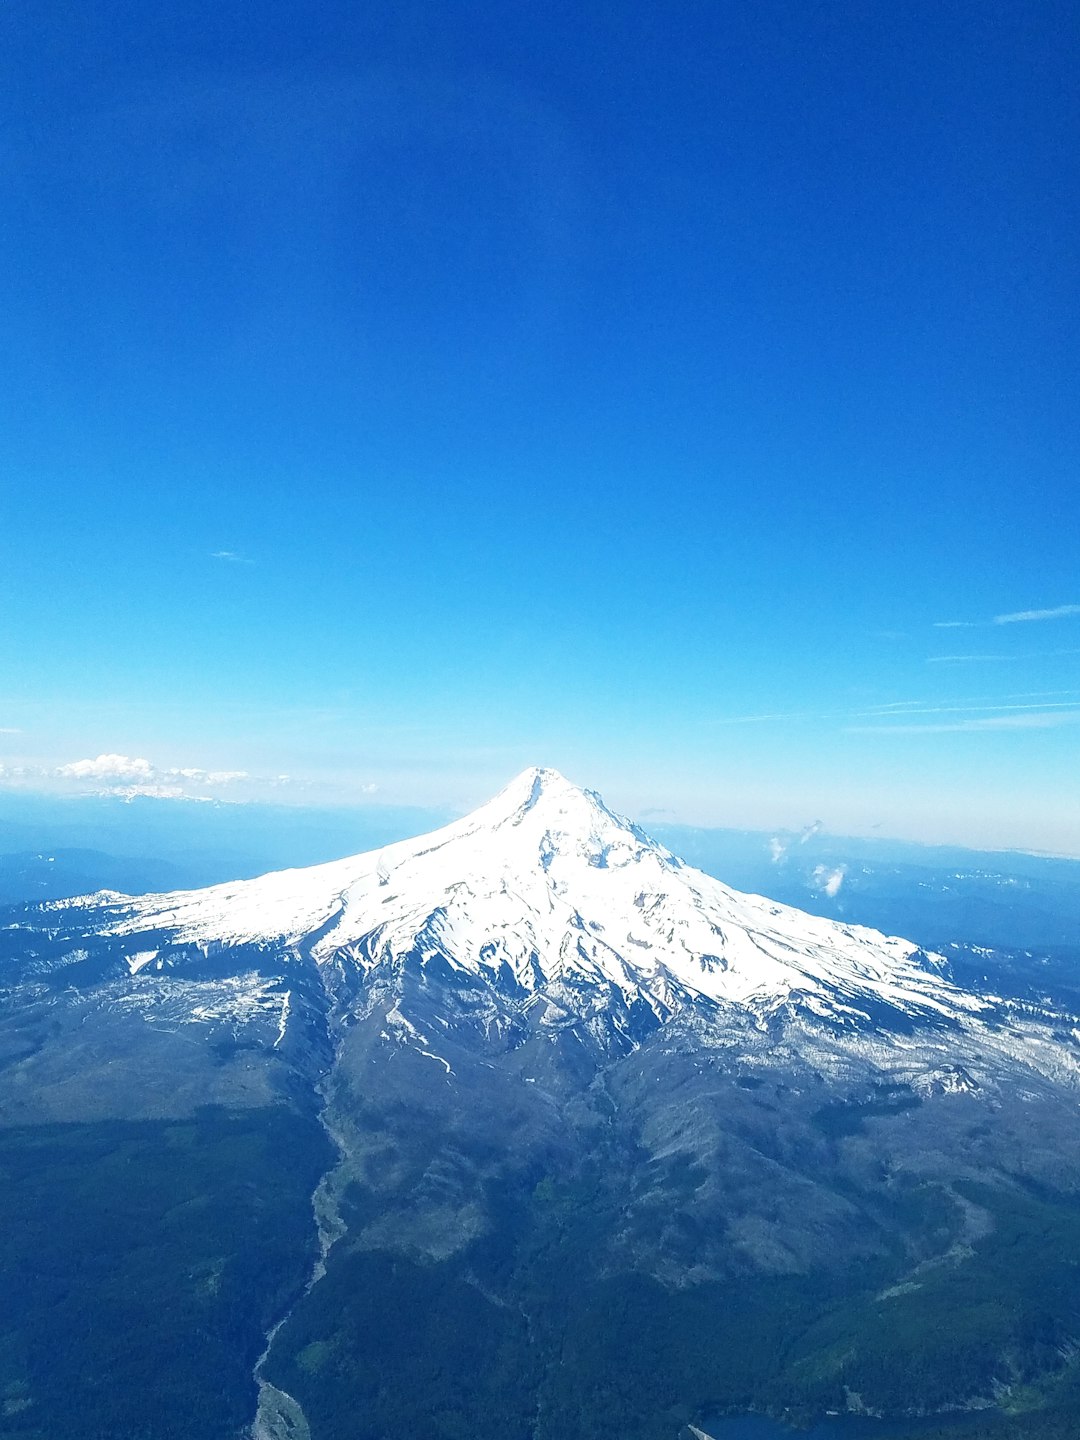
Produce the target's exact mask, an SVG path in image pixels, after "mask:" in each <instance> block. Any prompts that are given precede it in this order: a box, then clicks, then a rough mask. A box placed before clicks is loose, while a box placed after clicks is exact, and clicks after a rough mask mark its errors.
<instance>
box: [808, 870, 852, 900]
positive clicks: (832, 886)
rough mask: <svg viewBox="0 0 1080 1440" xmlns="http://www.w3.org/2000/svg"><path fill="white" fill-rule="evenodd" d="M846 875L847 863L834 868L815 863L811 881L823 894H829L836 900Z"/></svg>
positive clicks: (830, 897)
mask: <svg viewBox="0 0 1080 1440" xmlns="http://www.w3.org/2000/svg"><path fill="white" fill-rule="evenodd" d="M846 876H847V866H846V865H837V866H836V868H835V869H834V870H830V869H829V867H828V866H827V865H815V866H814V871H813V874H812V875H811V877H810V883H811V884H812V885H813V887H814V889H815V890H818V891H820V893H821V894H822V895H827V896H828V897H829V899H830V900H835V899H836V897H837V895H839V893H840V887H841V886H842V885H843V883H844V880H845V878H846Z"/></svg>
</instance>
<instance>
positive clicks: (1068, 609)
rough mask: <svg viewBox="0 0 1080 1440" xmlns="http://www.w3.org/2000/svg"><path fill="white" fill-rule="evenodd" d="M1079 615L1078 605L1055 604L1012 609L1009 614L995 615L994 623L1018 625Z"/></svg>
mask: <svg viewBox="0 0 1080 1440" xmlns="http://www.w3.org/2000/svg"><path fill="white" fill-rule="evenodd" d="M1070 615H1080V605H1055V606H1054V607H1053V609H1051V610H1014V611H1013V612H1012V613H1011V614H1009V615H995V616H994V624H995V625H1019V624H1026V623H1027V622H1029V621H1031V620H1065V619H1067V618H1068V617H1069V616H1070Z"/></svg>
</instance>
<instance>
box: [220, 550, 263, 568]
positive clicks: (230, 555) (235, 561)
mask: <svg viewBox="0 0 1080 1440" xmlns="http://www.w3.org/2000/svg"><path fill="white" fill-rule="evenodd" d="M210 559H211V560H224V561H225V562H226V563H227V564H229V565H254V564H255V561H254V560H251V559H249V557H248V556H247V555H241V554H240V552H239V550H211V551H210Z"/></svg>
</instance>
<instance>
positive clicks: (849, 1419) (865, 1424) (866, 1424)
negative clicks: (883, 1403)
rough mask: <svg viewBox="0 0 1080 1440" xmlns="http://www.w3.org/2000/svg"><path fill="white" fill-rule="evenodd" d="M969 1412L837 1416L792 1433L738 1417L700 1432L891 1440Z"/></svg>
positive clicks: (792, 1439) (754, 1437)
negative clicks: (898, 1416) (894, 1416)
mask: <svg viewBox="0 0 1080 1440" xmlns="http://www.w3.org/2000/svg"><path fill="white" fill-rule="evenodd" d="M972 1418H973V1417H972V1415H971V1414H970V1413H969V1412H963V1411H961V1412H953V1413H951V1414H948V1415H930V1416H927V1417H926V1418H925V1419H920V1420H874V1419H872V1418H871V1417H868V1416H865V1415H837V1416H834V1417H830V1418H828V1419H825V1420H819V1421H818V1422H817V1424H816V1425H813V1426H811V1428H810V1429H809V1430H792V1429H791V1428H790V1427H789V1426H787V1425H781V1423H780V1422H779V1421H778V1420H770V1419H768V1418H767V1417H766V1416H764V1415H736V1416H726V1417H724V1418H723V1419H716V1420H705V1421H703V1422H702V1424H701V1427H700V1428H701V1429H702V1430H704V1431H705V1432H706V1433H707V1434H708V1435H711V1436H712V1437H713V1440H890V1437H892V1436H894V1435H915V1434H918V1432H919V1431H920V1430H940V1429H943V1428H944V1427H945V1426H947V1425H953V1424H957V1425H958V1424H960V1423H961V1422H962V1421H965V1420H971V1419H972Z"/></svg>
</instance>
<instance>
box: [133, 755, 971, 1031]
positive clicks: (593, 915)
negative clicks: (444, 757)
mask: <svg viewBox="0 0 1080 1440" xmlns="http://www.w3.org/2000/svg"><path fill="white" fill-rule="evenodd" d="M109 901H110V906H111V909H110V914H109V917H108V920H107V922H106V929H107V931H108V933H111V934H116V935H132V936H135V935H147V934H151V933H153V934H154V935H155V936H162V935H164V936H165V937H168V938H170V939H172V940H176V941H194V942H198V943H200V944H215V945H216V944H222V945H231V944H241V943H250V942H262V943H278V944H283V945H285V946H287V947H292V948H296V949H299V950H301V951H304V952H305V953H309V954H310V955H312V956H313V958H314V959H315V960H317V961H320V962H325V961H328V960H330V959H331V958H335V957H337V958H340V959H343V960H348V961H351V962H352V963H353V964H355V965H356V966H358V967H360V968H361V969H363V970H364V971H371V970H374V969H376V968H378V967H394V966H400V965H402V964H405V963H414V964H419V965H421V966H423V965H426V964H428V963H430V962H431V961H433V960H435V959H438V960H439V961H440V962H442V963H443V964H444V965H445V964H448V965H449V966H450V967H451V968H452V969H454V970H457V971H459V972H463V973H468V974H472V975H474V976H477V977H479V978H481V979H486V980H489V981H495V980H496V979H498V981H499V983H500V984H501V985H503V986H505V985H510V986H511V987H512V988H519V989H520V990H522V991H525V992H530V991H541V990H550V989H552V988H553V987H557V988H560V989H565V987H567V986H569V987H572V988H573V989H576V990H580V989H581V988H582V987H585V988H588V987H601V988H602V989H603V990H605V991H611V990H612V989H613V990H614V991H615V992H616V993H617V994H618V996H619V997H621V1000H622V1001H623V1002H624V1003H626V1004H632V1003H634V1002H639V1001H643V1002H644V1003H645V1004H646V1005H648V1006H649V1008H650V1009H652V1010H653V1012H654V1013H655V1014H657V1015H658V1016H661V1015H666V1014H668V1013H670V1012H671V1010H672V1009H673V1008H677V1007H678V1006H679V1005H680V1004H682V1003H687V1002H694V1001H697V1000H704V1001H708V1002H714V1003H716V1004H719V1005H724V1006H731V1005H734V1006H739V1007H743V1008H747V1009H751V1010H754V1011H755V1012H758V1013H768V1012H771V1011H773V1010H776V1009H777V1008H779V1007H783V1006H788V1007H791V1006H797V1007H798V1008H799V1009H800V1010H802V1011H803V1012H805V1013H809V1014H817V1015H821V1016H828V1017H829V1018H831V1019H835V1020H841V1021H844V1020H851V1021H854V1022H856V1023H857V1022H859V1021H861V1020H865V1019H866V1018H867V1016H868V1014H869V1013H870V1012H871V1011H872V1010H874V1009H875V1008H876V1007H880V1006H882V1005H885V1006H887V1007H889V1008H890V1009H891V1010H894V1011H895V1010H900V1011H902V1012H904V1013H906V1014H909V1015H914V1016H922V1017H924V1018H928V1019H929V1018H941V1017H959V1016H960V1015H963V1014H967V1015H972V1014H974V1013H976V1012H978V1011H980V1010H982V1009H983V1008H985V1007H984V1002H982V1001H980V1000H978V999H977V998H976V997H974V996H972V995H969V994H967V993H965V992H963V991H961V990H959V989H957V988H956V987H955V986H953V985H951V984H950V983H949V982H948V981H947V980H946V979H945V978H944V977H943V976H942V974H941V973H940V970H939V968H938V965H937V963H936V961H935V959H933V958H931V957H927V956H925V955H924V954H923V953H922V952H921V951H920V950H919V948H918V947H917V946H916V945H914V944H912V943H911V942H909V941H906V940H900V939H896V938H890V937H886V936H884V935H880V934H878V933H877V932H876V931H872V930H867V929H863V928H860V927H855V926H842V925H838V924H835V923H834V922H832V921H829V920H823V919H819V918H816V917H814V916H810V915H806V914H804V913H802V912H801V911H798V910H794V909H791V908H789V907H787V906H783V905H778V904H775V903H773V902H772V901H769V900H765V899H762V898H761V897H760V896H753V895H743V894H740V893H739V892H737V891H734V890H730V889H728V887H727V886H725V885H722V884H720V882H719V881H716V880H713V879H712V878H710V877H709V876H707V875H704V874H703V873H702V872H700V871H698V870H694V869H692V868H691V867H689V866H687V865H684V864H683V863H682V862H681V861H680V860H678V859H677V858H676V857H675V856H673V855H672V854H670V852H669V851H667V850H666V849H664V847H663V846H662V845H659V844H657V843H656V842H655V841H654V840H651V839H650V838H649V837H648V836H646V835H645V834H644V833H643V832H642V831H641V830H639V829H638V827H637V826H635V825H633V824H632V823H631V822H630V821H628V820H626V819H624V818H623V817H621V816H619V815H617V814H615V813H614V812H613V811H611V810H609V809H608V808H607V806H606V805H604V803H603V801H602V800H601V799H600V797H599V796H598V795H596V794H594V793H592V792H590V791H586V790H582V789H579V788H578V787H577V786H575V785H572V784H571V783H570V782H569V781H568V780H566V779H565V778H564V777H563V776H562V775H560V774H559V773H558V771H555V770H547V769H530V770H526V771H525V772H524V773H523V774H521V775H519V776H518V777H517V778H516V779H515V780H513V781H512V782H511V783H510V784H509V785H508V786H507V787H506V788H505V789H504V790H502V791H501V792H500V793H499V794H498V795H496V796H495V797H494V799H492V800H490V801H489V802H488V803H487V804H485V805H483V806H481V807H480V808H479V809H478V810H476V811H474V812H473V813H472V814H470V815H467V816H466V817H465V818H464V819H462V820H458V821H456V822H455V823H454V824H452V825H448V826H446V827H445V828H443V829H441V830H436V831H434V832H432V833H431V834H429V835H423V836H420V837H419V838H418V839H415V840H407V841H402V842H400V843H398V844H395V845H388V846H386V847H385V848H384V849H382V850H376V851H371V852H369V853H367V854H363V855H356V856H353V857H351V858H349V859H346V860H340V861H335V862H333V863H332V864H328V865H318V866H314V867H311V868H309V869H304V870H286V871H280V872H277V873H274V874H271V875H264V876H261V877H260V878H258V879H256V880H248V881H240V882H236V883H234V884H227V885H216V886H213V887H211V888H209V889H205V890H193V891H187V892H179V893H176V894H171V895H151V896H144V897H142V898H139V899H134V900H132V899H123V900H120V899H118V897H112V896H110V897H109Z"/></svg>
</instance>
